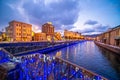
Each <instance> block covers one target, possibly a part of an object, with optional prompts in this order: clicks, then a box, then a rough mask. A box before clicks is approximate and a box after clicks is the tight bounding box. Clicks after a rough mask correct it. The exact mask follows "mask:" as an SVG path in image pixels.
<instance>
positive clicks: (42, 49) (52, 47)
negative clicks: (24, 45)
mask: <svg viewBox="0 0 120 80" xmlns="http://www.w3.org/2000/svg"><path fill="white" fill-rule="evenodd" d="M79 42H82V40H80V41H72V42H67V43H66V42H65V43H61V44H56V45H51V46H48V47H45V48H41V49H33V50H29V51H24V52H20V53H16V54H14V56H22V55H27V54H33V53H34V54H35V53H36V52H37V53H42V54H47V53H48V52H51V51H54V50H58V49H61V48H64V47H67V46H70V45H73V44H77V43H79Z"/></svg>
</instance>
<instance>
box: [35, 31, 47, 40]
mask: <svg viewBox="0 0 120 80" xmlns="http://www.w3.org/2000/svg"><path fill="white" fill-rule="evenodd" d="M46 40H47V37H46V34H45V33H41V32H39V33H34V41H46Z"/></svg>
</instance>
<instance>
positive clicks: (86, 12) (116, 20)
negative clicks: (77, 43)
mask: <svg viewBox="0 0 120 80" xmlns="http://www.w3.org/2000/svg"><path fill="white" fill-rule="evenodd" d="M12 20H17V21H21V22H26V23H30V24H32V25H33V30H34V31H36V32H39V31H41V25H42V24H44V23H46V22H52V23H53V25H54V26H55V30H56V31H60V32H61V33H63V31H64V29H67V30H70V31H77V32H81V33H83V34H89V35H90V34H98V33H101V32H104V31H106V30H107V29H108V28H112V27H115V26H118V25H120V0H0V30H2V29H4V28H5V27H6V26H8V22H10V21H12Z"/></svg>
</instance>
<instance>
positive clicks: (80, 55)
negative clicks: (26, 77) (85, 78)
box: [48, 41, 120, 80]
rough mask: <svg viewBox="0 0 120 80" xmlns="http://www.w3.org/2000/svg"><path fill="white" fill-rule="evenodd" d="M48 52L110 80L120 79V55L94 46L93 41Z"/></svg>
mask: <svg viewBox="0 0 120 80" xmlns="http://www.w3.org/2000/svg"><path fill="white" fill-rule="evenodd" d="M48 54H49V55H51V56H53V55H56V56H59V57H62V58H63V59H66V60H68V61H71V62H73V63H75V64H77V65H80V66H82V67H84V68H86V69H88V70H91V71H93V72H95V73H97V74H99V75H102V76H104V77H106V78H109V79H110V80H119V79H120V77H119V76H120V68H119V66H120V62H119V61H120V56H119V55H116V53H113V52H110V51H108V50H105V49H102V48H100V47H98V46H96V45H95V44H94V42H93V41H85V42H80V43H79V44H75V45H72V46H68V47H65V48H63V49H60V50H57V51H54V52H50V53H48Z"/></svg>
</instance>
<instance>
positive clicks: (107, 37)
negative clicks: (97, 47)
mask: <svg viewBox="0 0 120 80" xmlns="http://www.w3.org/2000/svg"><path fill="white" fill-rule="evenodd" d="M96 39H97V41H100V42H102V43H105V44H109V45H114V46H119V47H120V25H119V26H117V27H114V28H111V29H109V30H108V31H106V32H104V33H102V34H100V35H99V36H97V38H96Z"/></svg>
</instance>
